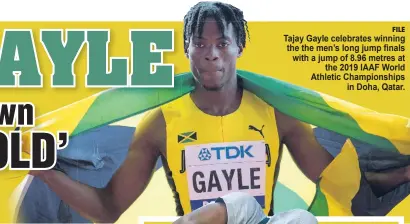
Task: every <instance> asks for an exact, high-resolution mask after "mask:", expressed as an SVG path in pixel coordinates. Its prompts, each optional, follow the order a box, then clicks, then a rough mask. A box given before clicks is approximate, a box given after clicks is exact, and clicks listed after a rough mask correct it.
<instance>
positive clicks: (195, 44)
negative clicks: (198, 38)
mask: <svg viewBox="0 0 410 224" xmlns="http://www.w3.org/2000/svg"><path fill="white" fill-rule="evenodd" d="M194 46H195V47H197V48H203V47H204V45H203V44H201V43H194Z"/></svg>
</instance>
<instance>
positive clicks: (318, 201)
mask: <svg viewBox="0 0 410 224" xmlns="http://www.w3.org/2000/svg"><path fill="white" fill-rule="evenodd" d="M238 75H239V76H240V78H241V79H242V80H243V85H244V88H245V89H247V90H248V91H250V92H252V93H254V94H255V95H257V96H258V97H260V98H261V99H263V100H264V101H266V102H267V103H268V104H270V105H271V106H272V107H274V108H276V109H277V110H279V111H281V112H282V113H285V114H287V115H289V116H291V117H294V118H296V119H298V120H301V121H303V122H306V123H309V124H311V125H314V126H317V127H321V128H325V129H328V130H331V131H334V132H337V133H339V134H342V135H345V136H347V137H348V138H352V139H357V140H360V141H362V142H365V143H368V144H371V145H376V146H378V148H382V149H384V150H386V151H391V152H398V153H400V154H403V155H408V154H410V123H409V119H408V118H405V117H401V116H396V115H389V114H381V113H377V112H375V111H372V110H369V109H367V108H364V107H360V106H357V105H354V104H352V103H349V102H346V101H343V100H340V99H337V98H334V97H331V96H329V95H326V94H322V93H319V92H316V91H313V90H309V89H306V88H303V87H299V86H295V85H292V84H289V83H286V82H283V81H280V80H277V79H274V78H271V77H268V76H264V75H259V74H255V73H252V72H248V71H244V70H239V71H238ZM174 83H175V85H174V88H169V89H155V88H152V89H145V88H144V89H139V88H114V89H110V90H107V91H103V92H101V93H98V94H96V95H93V96H91V97H89V98H86V99H84V100H81V101H78V102H76V103H74V104H71V105H69V106H66V107H64V108H61V109H59V110H57V111H54V112H52V113H49V114H46V115H44V116H41V117H39V118H37V119H36V124H37V126H36V129H40V130H45V131H50V132H53V133H56V132H57V131H59V130H67V131H69V133H70V136H71V138H73V137H75V136H78V135H81V134H83V133H85V132H87V131H89V130H92V129H94V128H98V127H101V126H105V125H109V124H111V123H113V122H116V121H120V120H123V119H126V118H129V117H132V116H135V115H138V114H141V113H144V112H145V111H148V110H150V109H152V108H155V107H158V106H160V105H162V104H165V103H167V102H170V101H172V100H175V99H177V98H179V97H181V96H183V95H184V94H187V93H189V92H190V91H192V90H193V88H194V79H193V77H192V74H191V73H189V72H188V73H183V74H179V75H176V76H175V82H174ZM28 136H29V135H25V136H24V137H23V141H24V142H25V147H28V145H27V144H28V142H29V141H28ZM194 137H195V135H194V133H186V135H184V136H181V140H187V139H190V138H194ZM306 150H309V149H306ZM284 172H286V171H284ZM6 173H7V174H2V175H1V177H0V178H1V179H2V180H1V182H2V183H6V184H5V185H4V186H7V187H8V188H10V189H11V188H12V187H13V186H14V187H16V186H17V184H16V183H18V181H20V182H21V181H22V180H23V178H24V177H25V175H27V172H25V171H7V172H6ZM12 181H14V182H12ZM362 181H363V177H362V175H361V171H360V168H359V161H358V156H357V153H356V150H355V149H354V146H353V145H352V144H351V142H350V141H349V140H348V141H347V142H346V144H345V145H344V147H343V149H342V152H341V153H340V154H339V155H338V156H337V157H336V158H335V160H334V161H333V162H332V163H331V164H330V165H329V167H328V168H327V169H326V170H325V171H324V172H323V174H322V177H321V180H320V182H319V183H318V184H317V188H316V189H317V190H316V195H315V197H314V199H313V201H312V202H311V203H310V204H309V205H307V206H308V207H309V210H310V211H312V212H313V213H314V214H315V215H318V216H334V215H337V216H351V215H354V214H353V212H352V200H353V199H354V198H355V197H356V196H357V193H358V192H359V188H360V185H361V183H362ZM7 183H10V184H7ZM278 187H279V188H282V189H281V191H282V192H285V193H284V195H287V198H286V197H283V195H282V197H281V200H287V204H289V200H299V201H303V200H301V197H299V196H298V192H294V191H293V190H290V189H288V188H286V186H284V185H281V184H280V183H279V184H278ZM278 187H277V188H278ZM6 190H7V189H6ZM276 199H277V197H276V196H275V200H276ZM304 201H306V200H304ZM283 202H284V203H283V204H286V202H285V201H283ZM275 204H279V205H280V204H282V203H281V202H280V201H279V202H278V201H275ZM296 204H297V203H296ZM404 208H407V210H405V209H404ZM408 208H410V198H406V199H405V200H403V201H402V202H400V203H399V204H398V205H396V206H395V207H394V208H393V209H392V210H391V211H390V212H389V213H388V214H379V215H380V216H383V215H396V216H406V219H407V220H406V221H407V222H410V215H409V212H408ZM275 209H276V205H275Z"/></svg>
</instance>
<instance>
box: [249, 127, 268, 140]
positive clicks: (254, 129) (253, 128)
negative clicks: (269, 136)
mask: <svg viewBox="0 0 410 224" xmlns="http://www.w3.org/2000/svg"><path fill="white" fill-rule="evenodd" d="M264 127H265V125H262V128H261V129H260V130H259V129H257V128H255V126H253V125H249V130H252V131H257V132H259V134H261V135H262V137H263V138H265V136H264V135H263V131H262V130H263V128H264Z"/></svg>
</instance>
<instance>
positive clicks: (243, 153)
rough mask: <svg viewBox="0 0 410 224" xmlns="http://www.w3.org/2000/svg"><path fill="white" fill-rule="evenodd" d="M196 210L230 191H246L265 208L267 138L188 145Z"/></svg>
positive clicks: (189, 171)
mask: <svg viewBox="0 0 410 224" xmlns="http://www.w3.org/2000/svg"><path fill="white" fill-rule="evenodd" d="M185 158H186V168H187V178H188V189H189V196H190V202H191V208H192V210H195V209H198V208H200V207H202V206H204V205H206V204H207V203H210V202H212V201H215V200H216V199H217V198H218V197H221V196H224V195H226V194H228V193H230V192H245V193H248V194H250V195H252V196H254V197H255V199H256V200H257V201H258V202H259V204H260V205H261V206H262V208H264V207H265V176H266V175H265V174H266V154H265V143H264V141H243V142H231V143H214V144H203V145H190V146H186V148H185Z"/></svg>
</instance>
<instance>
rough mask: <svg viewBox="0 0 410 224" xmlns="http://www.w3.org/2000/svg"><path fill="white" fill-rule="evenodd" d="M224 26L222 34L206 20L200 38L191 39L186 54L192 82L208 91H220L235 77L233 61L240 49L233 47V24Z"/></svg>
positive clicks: (239, 53)
mask: <svg viewBox="0 0 410 224" xmlns="http://www.w3.org/2000/svg"><path fill="white" fill-rule="evenodd" d="M224 26H225V33H224V34H222V33H221V32H220V30H219V28H218V24H217V22H216V21H215V20H214V19H212V18H209V19H207V20H206V21H205V24H204V27H203V32H202V35H201V34H198V33H196V34H194V35H193V36H192V37H191V38H190V42H189V46H188V49H187V52H186V54H187V57H188V58H189V61H190V65H191V71H192V73H193V74H194V76H195V79H196V80H197V81H198V82H199V83H200V84H201V85H202V86H203V87H204V88H205V89H207V90H214V91H216V90H220V89H221V88H222V87H223V86H224V85H225V84H226V83H227V82H228V81H229V80H230V79H231V78H232V76H236V60H237V58H238V57H239V56H240V55H241V53H242V47H240V46H238V45H237V44H236V39H235V31H234V29H233V26H232V24H229V25H226V24H224Z"/></svg>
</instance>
